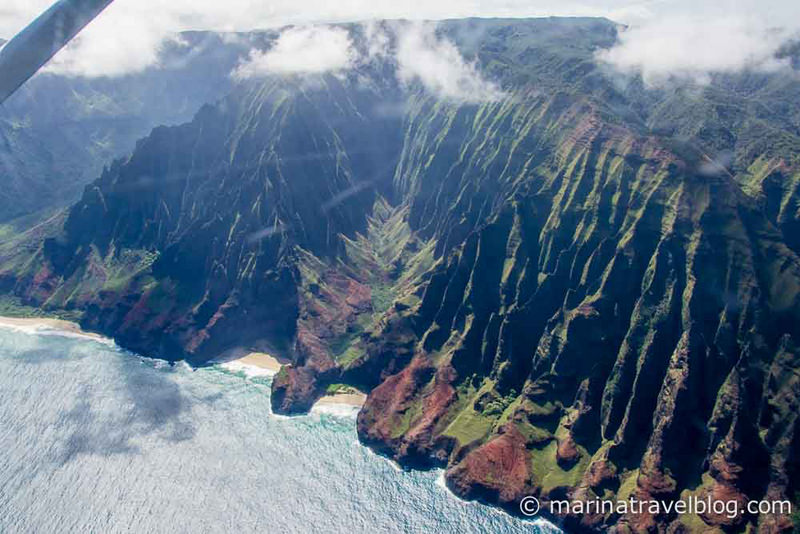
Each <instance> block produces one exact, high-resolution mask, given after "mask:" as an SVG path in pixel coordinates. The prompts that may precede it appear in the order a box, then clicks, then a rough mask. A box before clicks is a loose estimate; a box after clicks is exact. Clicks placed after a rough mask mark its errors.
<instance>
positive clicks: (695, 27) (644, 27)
mask: <svg viewBox="0 0 800 534" xmlns="http://www.w3.org/2000/svg"><path fill="white" fill-rule="evenodd" d="M52 1H53V0H3V2H2V6H0V37H10V36H12V35H13V34H14V33H16V32H17V31H19V30H20V29H22V27H23V26H24V25H26V24H27V23H28V22H30V21H31V20H32V19H33V18H34V17H35V16H36V15H38V14H39V13H41V12H42V11H43V10H44V9H46V8H47V7H48V6H49V5H50V4H51V3H52ZM551 15H560V16H576V15H580V16H605V17H608V18H610V19H612V20H615V21H617V22H620V23H623V24H627V25H629V26H630V29H629V30H628V31H627V32H625V33H624V34H622V38H621V42H620V44H619V45H618V46H617V47H615V48H614V49H612V51H610V52H608V53H605V54H603V55H601V56H600V59H602V60H603V61H605V62H607V63H608V64H610V65H612V66H613V67H616V68H619V69H620V70H623V71H625V72H636V73H641V74H642V75H643V76H644V77H645V79H646V80H648V81H650V82H651V83H656V82H657V81H659V80H662V79H666V78H670V77H676V76H677V77H679V78H690V79H695V80H701V81H702V80H703V79H704V77H707V75H708V74H709V73H710V72H715V71H722V72H730V71H734V70H741V69H743V68H759V69H763V68H767V69H768V68H774V67H775V63H774V62H773V60H772V57H773V55H774V52H775V51H776V50H777V47H778V46H779V45H780V42H779V41H780V40H781V39H782V38H783V37H785V36H787V35H791V34H792V33H793V32H797V31H798V30H800V2H797V0H669V1H665V0H542V1H539V2H535V3H534V2H530V0H466V1H465V0H439V1H437V2H423V1H416V2H397V1H396V0H347V1H344V2H330V1H329V0H271V1H270V2H263V1H261V0H226V1H225V2H219V1H218V0H115V2H114V3H113V4H112V5H111V6H110V7H109V8H108V9H107V10H106V11H105V12H104V13H103V14H101V15H100V17H98V19H97V20H96V21H95V22H93V23H92V24H91V25H90V26H89V27H88V28H87V29H86V30H85V32H84V33H83V34H82V35H81V36H80V37H79V38H78V39H77V40H76V41H75V42H74V43H73V44H72V45H70V46H68V47H67V48H66V49H65V50H63V51H62V52H61V53H60V54H58V55H57V56H56V58H55V59H54V60H53V62H52V63H51V64H50V66H49V69H50V70H51V71H53V72H59V73H62V74H69V75H81V76H118V75H121V74H125V73H129V72H137V71H141V70H143V69H146V68H148V67H151V66H154V65H157V64H158V51H159V49H160V47H161V46H163V44H164V43H165V41H167V40H169V39H172V38H174V37H173V35H174V32H176V31H179V30H185V29H208V30H220V31H223V30H242V31H244V30H251V29H263V28H276V27H282V26H285V25H288V24H309V23H324V22H343V21H363V20H370V19H381V18H386V19H397V18H407V19H412V20H422V19H429V20H436V19H443V18H458V17H467V16H505V17H524V16H551ZM295 38H297V39H298V40H300V38H299V36H295ZM306 38H307V39H306V42H305V44H306V45H307V44H309V42H308V39H312V41H313V38H314V36H310V37H309V36H306ZM289 44H291V43H289ZM311 44H313V43H311ZM410 44H412V45H413V44H414V43H413V42H411V43H410ZM427 44H431V43H430V42H429V43H427ZM433 44H434V47H435V43H433ZM287 46H288V45H287ZM438 50H439V51H440V52H442V53H444V54H447V53H448V51H447V50H446V47H441V46H440V47H439V48H438ZM287 57H288V56H287ZM253 60H254V62H253V63H254V64H253V68H254V69H255V68H257V67H258V66H264V65H262V63H263V61H261V60H264V61H266V62H267V63H266V64H267V68H276V69H278V68H280V67H278V65H280V62H279V61H278V58H276V57H274V56H273V58H272V59H269V60H268V59H266V58H259V57H254V58H253ZM337 60H339V61H340V60H342V57H341V56H334V55H333V54H331V57H328V58H327V61H328V62H330V63H331V64H335V62H336V61H337ZM428 60H429V61H428V65H430V66H432V65H433V64H434V63H433V62H434V61H435V58H430V57H429V58H428ZM307 63H308V64H309V65H311V60H308V61H307ZM439 66H441V62H440V63H439ZM320 68H321V66H320ZM459 68H460V69H461V72H466V71H469V65H468V64H464V65H462V66H461V67H459ZM465 69H466V70H465ZM426 72H427V75H426V76H424V74H425V73H423V72H417V73H411V72H408V73H407V74H408V75H409V76H411V77H415V76H416V77H417V78H418V79H419V80H421V81H423V82H425V81H427V83H428V85H438V86H439V88H440V90H442V91H449V90H450V89H451V88H452V87H453V86H454V85H453V81H452V80H454V79H457V78H458V77H455V78H453V77H448V78H444V79H441V78H440V79H438V80H437V79H436V77H435V76H434V74H436V73H433V72H430V71H426ZM455 85H456V86H458V85H459V83H456V84H455ZM461 85H462V86H463V83H461Z"/></svg>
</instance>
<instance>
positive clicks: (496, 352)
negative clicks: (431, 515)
mask: <svg viewBox="0 0 800 534" xmlns="http://www.w3.org/2000/svg"><path fill="white" fill-rule="evenodd" d="M354 31H356V30H354ZM439 31H440V32H441V35H444V36H448V37H449V38H451V39H453V40H454V42H456V43H457V44H458V45H459V47H460V49H461V50H462V52H463V53H464V54H465V56H466V57H468V58H475V59H476V61H477V62H478V64H479V66H480V70H481V72H482V73H483V74H484V75H485V76H487V77H489V78H491V79H493V80H496V81H498V83H500V84H501V85H502V87H503V89H504V91H505V92H506V97H505V98H503V99H502V100H500V101H497V102H487V103H484V104H480V105H467V104H460V103H458V102H449V101H446V100H441V99H437V98H436V97H434V96H432V95H430V94H428V93H427V92H426V91H425V90H424V88H423V87H421V86H412V87H409V88H404V87H400V86H398V85H397V84H396V82H394V81H393V80H392V79H391V77H389V76H387V75H386V72H387V69H389V68H390V66H387V65H380V64H378V65H371V66H368V67H364V69H362V71H360V72H358V73H356V74H354V75H352V76H344V77H343V76H323V77H319V78H318V79H315V80H314V82H313V83H305V82H303V81H299V80H290V81H287V80H281V79H277V78H269V79H266V80H264V81H261V82H250V83H245V84H242V85H240V86H238V87H237V88H235V89H234V90H233V92H232V93H231V95H230V96H228V97H227V98H225V99H223V100H221V101H220V102H219V103H217V104H216V105H213V106H205V107H203V108H202V109H201V111H200V112H199V113H198V114H197V115H196V116H195V118H194V119H193V121H192V122H190V123H187V124H184V125H181V126H176V127H168V128H166V127H164V128H157V129H155V130H154V131H153V132H152V133H151V134H150V136H149V137H148V138H145V139H144V140H142V141H140V142H139V143H138V144H137V147H136V150H135V151H134V152H133V154H132V155H131V156H130V157H128V158H125V159H122V160H118V161H117V162H115V163H114V164H113V165H111V166H110V167H109V168H107V169H106V171H105V172H104V173H103V175H102V177H101V178H100V179H99V180H97V181H96V182H94V183H93V184H91V185H90V186H88V187H87V188H86V190H85V192H84V194H83V197H82V199H81V200H80V201H79V202H78V203H77V204H75V205H74V206H73V207H72V208H71V209H70V210H69V212H68V213H66V214H63V215H61V216H57V217H54V218H53V219H52V220H51V221H50V222H49V223H45V224H43V225H39V226H37V227H35V228H34V229H32V230H29V231H28V232H25V233H22V234H20V235H16V236H13V237H11V238H10V239H8V240H6V242H5V243H2V244H0V290H3V291H4V292H6V293H8V294H10V295H13V296H14V298H16V299H19V301H20V302H21V303H23V304H25V305H30V306H36V307H39V308H42V309H45V310H51V311H64V310H67V311H70V312H73V313H76V314H80V316H81V324H82V325H83V326H84V327H87V328H90V329H93V330H97V331H100V332H103V333H106V334H109V335H111V336H113V337H114V338H115V339H117V341H118V342H119V343H120V344H122V345H123V346H125V347H127V348H130V349H132V350H136V351H139V352H142V353H145V354H149V355H156V356H159V357H164V358H167V359H170V360H178V359H184V358H185V359H188V360H189V361H191V362H192V363H195V364H202V363H204V362H208V361H209V360H211V359H213V358H219V357H220V356H221V355H222V357H233V356H235V355H237V354H240V353H242V352H245V351H249V350H254V349H259V350H270V351H276V352H279V353H280V354H282V355H284V356H287V357H289V358H290V359H291V360H292V365H289V366H285V367H284V368H283V369H282V370H281V372H280V373H279V374H278V375H277V376H276V377H275V380H274V382H273V394H272V403H273V408H274V409H275V410H276V411H278V412H281V413H302V412H304V411H307V410H308V409H310V407H311V405H312V404H313V403H314V401H315V400H317V399H318V398H319V397H320V396H322V395H323V394H324V393H325V391H326V390H327V388H328V386H330V385H331V384H339V383H346V384H350V385H354V386H358V387H361V388H364V389H366V390H369V391H370V394H369V398H368V400H367V403H366V405H365V406H364V408H363V409H362V410H361V412H360V414H359V418H358V430H359V437H360V439H361V440H362V441H363V442H364V443H366V444H367V445H369V446H371V447H373V448H375V449H376V450H378V451H380V452H381V453H383V454H385V455H388V456H390V457H392V458H394V459H395V460H397V461H398V462H400V463H401V464H403V465H405V466H409V467H421V468H428V467H433V466H441V467H445V468H446V470H447V471H446V480H447V484H448V486H449V487H450V488H451V489H453V490H454V491H455V492H456V493H457V494H458V495H460V496H463V497H465V498H471V499H481V500H483V501H487V502H490V503H494V504H498V505H500V506H504V507H505V508H507V509H508V510H510V511H512V512H515V511H517V506H518V503H519V501H520V499H522V497H524V496H526V495H535V496H537V497H539V498H540V499H542V500H543V501H548V500H552V499H561V498H572V499H594V498H595V497H598V498H602V499H610V498H617V499H627V498H629V497H631V496H634V497H636V498H638V499H640V500H645V499H651V498H652V499H664V500H669V499H675V498H678V497H684V498H685V497H688V496H692V495H694V496H698V497H701V498H705V497H706V496H708V495H712V496H714V498H725V499H734V500H741V501H744V500H748V499H753V500H759V499H771V500H779V499H791V498H792V497H793V496H794V495H795V494H796V492H797V491H798V490H799V489H800V487H799V486H798V484H800V469H799V466H800V462H799V460H800V458H798V451H800V446H799V445H800V443H798V440H800V422H798V418H797V410H796V409H794V408H795V407H796V406H797V405H798V400H800V382H798V379H797V369H798V365H799V364H800V362H799V361H798V358H799V357H800V355H798V350H797V346H798V341H800V337H798V336H800V331H799V330H798V328H799V327H798V325H800V322H799V321H798V319H800V295H799V294H798V292H799V291H800V258H798V250H800V247H799V246H798V243H800V242H798V241H797V237H796V236H797V233H796V231H795V229H796V225H797V221H798V220H800V215H799V214H798V198H797V195H798V178H799V177H800V171H799V170H798V165H797V158H798V155H800V140H799V139H798V137H797V136H798V132H800V103H798V102H797V101H796V99H793V98H791V97H790V96H789V95H792V94H796V91H797V89H798V81H797V80H795V79H794V78H792V77H790V76H783V75H781V74H780V73H773V74H758V73H744V74H742V75H740V76H722V75H719V76H715V77H714V78H713V80H712V83H711V84H710V85H709V86H708V87H704V88H696V87H695V88H691V90H690V89H686V88H685V87H683V88H682V87H680V86H675V87H665V88H645V87H644V86H643V85H642V84H641V82H639V81H636V80H633V81H629V82H628V83H627V84H624V85H621V84H620V83H619V80H617V79H613V77H610V76H609V75H608V73H607V72H606V70H605V68H604V67H602V66H600V65H598V64H597V62H596V60H595V56H594V54H595V52H596V51H597V50H599V49H601V48H604V47H607V46H610V45H611V44H612V43H613V42H614V39H615V36H616V26H615V25H614V24H613V23H611V22H609V21H605V20H602V19H533V20H488V21H482V20H479V19H468V20H464V21H447V22H445V23H442V24H441V25H440V27H439ZM356 35H357V34H356ZM365 79H366V80H369V82H370V83H364V80H365ZM386 102H390V103H392V104H396V105H393V108H397V109H399V110H401V111H402V112H401V113H394V114H387V113H385V109H386V105H385V104H386ZM559 519H563V521H564V525H565V527H566V528H567V529H568V530H570V531H583V530H586V531H605V530H609V529H617V531H620V532H625V531H635V532H639V531H667V529H670V530H669V531H679V530H675V529H680V528H684V529H688V530H689V531H695V530H699V529H702V528H707V529H718V531H744V530H745V529H747V528H757V529H759V531H764V532H778V531H789V530H791V528H792V524H791V520H790V518H788V517H781V516H777V515H770V514H762V515H760V516H746V515H745V516H741V517H737V518H734V519H730V518H727V517H725V516H724V515H721V516H720V515H714V514H706V515H704V516H702V517H700V516H680V517H679V516H675V515H672V516H650V515H638V516H637V515H627V516H621V517H620V516H616V515H602V514H594V515H593V514H586V515H583V516H580V517H579V516H569V517H564V518H559ZM626 529H627V530H626Z"/></svg>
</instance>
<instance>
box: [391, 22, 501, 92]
mask: <svg viewBox="0 0 800 534" xmlns="http://www.w3.org/2000/svg"><path fill="white" fill-rule="evenodd" d="M397 65H398V67H397V68H398V70H397V75H398V78H399V79H400V81H401V82H403V83H405V84H410V83H413V82H414V81H419V82H421V83H422V85H423V86H425V88H426V89H428V90H429V91H431V92H433V93H434V94H436V95H438V96H439V97H441V98H444V99H449V100H456V101H461V102H481V101H491V100H498V99H500V98H502V96H503V93H502V91H500V89H499V88H498V87H497V86H496V85H495V84H494V83H492V82H489V81H486V80H484V79H483V77H482V76H481V74H480V72H478V68H477V66H476V65H475V63H470V62H467V61H466V60H465V59H464V57H463V56H462V55H461V53H460V52H459V51H458V48H456V45H455V44H453V43H452V42H450V41H448V40H446V39H443V38H440V37H438V36H437V35H436V33H435V31H434V27H433V26H432V25H430V24H421V23H414V24H410V25H408V26H407V27H405V28H403V29H401V30H400V31H399V34H398V38H397Z"/></svg>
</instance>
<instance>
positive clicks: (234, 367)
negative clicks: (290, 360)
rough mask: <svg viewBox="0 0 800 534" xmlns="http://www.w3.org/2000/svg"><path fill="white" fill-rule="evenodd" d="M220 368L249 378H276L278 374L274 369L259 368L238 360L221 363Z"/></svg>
mask: <svg viewBox="0 0 800 534" xmlns="http://www.w3.org/2000/svg"><path fill="white" fill-rule="evenodd" d="M219 367H221V368H222V369H225V370H226V371H230V372H231V373H236V374H238V373H242V374H244V375H245V376H246V377H247V378H257V377H265V376H275V374H276V373H275V371H273V370H272V369H265V368H263V367H258V366H257V365H248V364H246V363H242V362H240V361H236V360H234V361H230V362H225V363H221V364H219Z"/></svg>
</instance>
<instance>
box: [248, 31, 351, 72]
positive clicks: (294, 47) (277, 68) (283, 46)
mask: <svg viewBox="0 0 800 534" xmlns="http://www.w3.org/2000/svg"><path fill="white" fill-rule="evenodd" d="M355 61H356V53H355V50H354V48H353V41H352V40H351V38H350V34H349V33H348V32H347V31H346V30H344V29H342V28H335V27H328V26H307V27H297V28H289V29H287V30H285V31H283V32H282V33H281V35H280V36H279V37H278V40H277V41H276V42H275V44H274V45H273V46H272V48H270V49H269V50H267V51H266V52H263V51H260V50H253V51H251V52H250V57H249V58H248V60H247V61H245V62H244V63H243V64H242V65H240V66H239V68H238V69H236V71H235V72H234V76H235V77H237V78H239V79H244V78H253V77H258V76H264V75H267V74H280V75H289V74H322V73H325V72H337V71H342V70H345V69H349V68H352V67H353V65H354V64H355Z"/></svg>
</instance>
